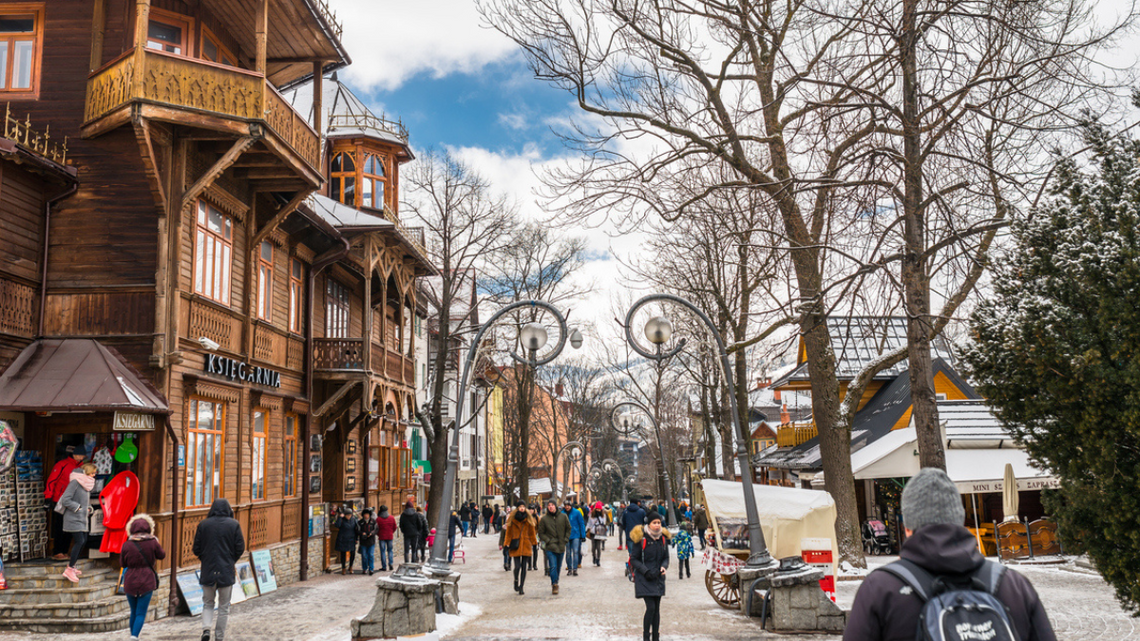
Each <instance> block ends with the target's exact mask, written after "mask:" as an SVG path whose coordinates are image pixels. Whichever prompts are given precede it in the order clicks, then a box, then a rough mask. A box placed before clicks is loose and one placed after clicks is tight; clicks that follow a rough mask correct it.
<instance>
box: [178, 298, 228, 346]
mask: <svg viewBox="0 0 1140 641" xmlns="http://www.w3.org/2000/svg"><path fill="white" fill-rule="evenodd" d="M189 307H190V323H189V327H190V332H189V336H190V338H191V339H193V340H197V339H198V338H199V337H200V336H205V337H206V338H209V339H210V340H212V341H214V342H216V343H217V344H218V345H219V347H220V349H224V350H226V351H231V352H232V351H236V350H237V347H238V345H237V343H238V337H239V336H241V321H240V320H238V319H237V318H235V317H234V316H233V315H231V314H227V313H226V312H224V311H222V310H220V309H217V308H216V307H214V306H212V305H210V304H209V303H206V302H203V301H201V300H191V301H190V305H189Z"/></svg>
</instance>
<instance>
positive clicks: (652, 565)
mask: <svg viewBox="0 0 1140 641" xmlns="http://www.w3.org/2000/svg"><path fill="white" fill-rule="evenodd" d="M647 523H648V524H647V525H645V526H641V525H638V526H636V527H634V528H633V531H632V532H630V537H629V538H630V547H629V562H630V565H631V566H632V567H633V588H634V592H633V593H634V596H636V597H637V598H639V599H645V617H644V618H643V619H642V631H641V634H642V637H643V638H644V641H659V639H660V638H661V597H663V596H665V575H666V573H667V572H668V570H669V530H666V529H665V528H664V527H662V524H661V515H660V514H658V513H656V512H650V513H649V516H648V517H647Z"/></svg>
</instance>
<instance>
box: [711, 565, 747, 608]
mask: <svg viewBox="0 0 1140 641" xmlns="http://www.w3.org/2000/svg"><path fill="white" fill-rule="evenodd" d="M705 587H706V588H708V591H709V594H711V595H712V598H713V600H714V601H716V602H717V605H719V606H720V607H722V608H728V609H729V610H738V609H740V582H739V581H738V580H737V578H736V575H735V574H720V573H717V572H713V571H712V570H705Z"/></svg>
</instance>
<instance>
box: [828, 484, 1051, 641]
mask: <svg viewBox="0 0 1140 641" xmlns="http://www.w3.org/2000/svg"><path fill="white" fill-rule="evenodd" d="M900 504H901V505H900V506H901V508H902V520H903V527H904V528H905V531H906V535H907V538H906V542H905V543H903V546H902V551H901V552H900V553H899V557H900V560H899V561H896V562H895V563H891V564H888V565H886V566H884V567H881V568H879V569H876V570H875V571H873V572H871V573H870V574H868V575H867V578H866V579H865V580H864V581H863V585H862V586H860V588H859V591H858V592H857V593H856V594H855V603H854V605H853V606H852V608H851V613H850V616H849V618H848V619H847V628H846V630H844V632H843V639H844V640H845V641H904V640H906V641H909V640H910V639H914V638H915V630H918V629H919V621H920V618H919V617H920V615H921V614H923V612H924V609H925V608H926V607H927V602H928V601H929V599H930V598H933V597H934V596H936V595H937V594H939V593H941V594H945V593H946V592H949V591H960V590H961V591H967V590H969V591H972V592H973V594H974V595H977V596H976V597H973V598H972V600H974V601H978V602H980V601H982V600H983V599H987V600H988V599H990V598H991V597H990V596H987V595H986V593H988V594H989V595H992V597H996V599H997V601H999V602H1000V603H1001V605H1003V606H1004V608H992V607H990V608H985V607H982V608H978V607H974V608H973V611H974V612H977V611H979V610H984V611H988V612H991V613H994V614H993V615H992V616H991V617H989V620H988V621H986V622H985V623H982V624H981V625H984V626H987V627H988V628H990V630H989V631H990V632H992V633H994V634H992V635H991V636H987V637H986V638H987V639H1010V638H1016V639H1019V640H1020V641H1056V638H1057V637H1056V635H1055V634H1054V632H1053V626H1052V625H1051V624H1050V623H1049V617H1048V615H1047V614H1046V613H1045V607H1044V606H1043V605H1042V604H1041V600H1040V599H1039V598H1038V596H1037V592H1036V591H1035V590H1034V589H1033V585H1032V584H1031V583H1030V582H1029V580H1028V579H1026V578H1025V577H1024V576H1023V575H1021V574H1019V573H1018V572H1016V571H1014V570H1012V569H1009V568H1007V567H1005V566H1002V565H1000V564H997V563H994V562H992V561H987V560H986V559H985V557H983V556H982V555H981V553H980V552H979V551H978V542H977V540H976V539H975V538H974V535H973V534H971V533H970V531H969V530H967V529H966V528H965V527H963V523H965V521H966V510H965V508H964V507H963V506H962V496H961V494H960V493H959V492H958V488H957V487H956V486H955V485H954V482H953V481H952V480H950V477H949V476H947V475H946V472H943V471H942V470H940V469H938V468H932V467H927V468H923V469H921V470H919V472H918V474H916V475H915V476H914V477H913V478H912V479H911V480H910V482H908V483H907V484H906V487H905V488H903V492H902V498H901V500H900ZM903 577H907V578H905V579H904V578H903ZM935 586H937V587H935ZM983 587H984V588H985V590H984V592H983V591H981V590H979V588H983ZM924 595H925V597H926V598H924ZM929 606H930V607H931V608H937V607H938V606H937V603H933V602H931V603H930V604H929ZM927 612H929V610H927ZM941 613H942V614H946V613H947V610H946V609H943V610H941ZM969 613H970V610H969V609H968V608H967V609H966V614H965V615H963V614H962V613H961V612H953V613H952V614H954V615H960V616H970V614H969ZM927 622H928V623H929V619H927ZM958 625H960V626H965V627H966V628H967V629H973V628H975V627H978V626H974V625H971V623H970V622H959V624H958ZM1010 633H1013V634H1014V635H1016V636H1011V635H1010ZM999 635H1000V636H999ZM963 638H964V637H963ZM978 638H981V637H978Z"/></svg>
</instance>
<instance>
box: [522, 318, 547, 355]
mask: <svg viewBox="0 0 1140 641" xmlns="http://www.w3.org/2000/svg"><path fill="white" fill-rule="evenodd" d="M546 338H547V336H546V328H545V327H543V326H542V325H539V324H538V323H527V324H526V325H523V328H522V331H521V332H519V339H521V340H522V344H523V347H525V348H527V349H529V350H534V351H538V350H540V349H542V348H543V346H544V345H546Z"/></svg>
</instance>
